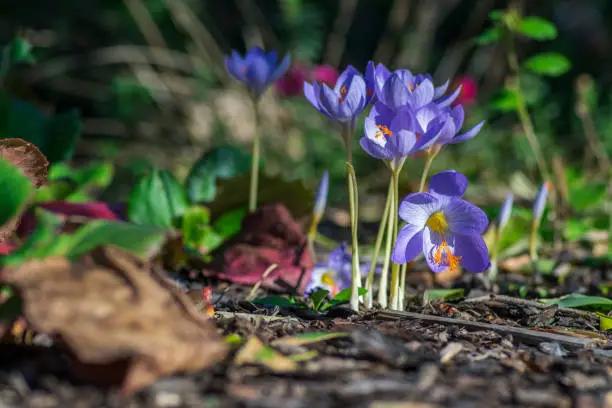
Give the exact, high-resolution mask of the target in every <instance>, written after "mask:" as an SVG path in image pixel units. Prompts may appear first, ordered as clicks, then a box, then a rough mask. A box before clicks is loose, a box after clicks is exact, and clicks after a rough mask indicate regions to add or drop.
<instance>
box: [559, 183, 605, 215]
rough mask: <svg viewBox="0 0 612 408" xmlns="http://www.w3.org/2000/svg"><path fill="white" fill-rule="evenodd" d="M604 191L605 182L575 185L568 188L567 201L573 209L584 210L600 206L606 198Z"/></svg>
mask: <svg viewBox="0 0 612 408" xmlns="http://www.w3.org/2000/svg"><path fill="white" fill-rule="evenodd" d="M585 183H586V182H585ZM606 193H607V186H606V185H605V183H592V184H584V185H580V186H577V185H576V186H574V187H573V188H571V189H570V191H569V194H568V195H569V197H568V201H569V204H570V206H571V207H572V208H573V209H575V210H577V211H585V210H588V209H590V208H597V207H599V206H601V205H602V204H603V202H604V200H605V198H606Z"/></svg>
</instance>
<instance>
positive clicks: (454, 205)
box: [443, 199, 489, 235]
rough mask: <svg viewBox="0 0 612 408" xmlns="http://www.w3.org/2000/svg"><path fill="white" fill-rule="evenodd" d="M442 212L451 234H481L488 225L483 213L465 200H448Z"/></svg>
mask: <svg viewBox="0 0 612 408" xmlns="http://www.w3.org/2000/svg"><path fill="white" fill-rule="evenodd" d="M443 211H444V215H445V216H446V220H447V222H448V229H449V230H450V232H451V233H452V234H462V235H470V234H482V233H483V232H484V230H485V229H486V228H487V225H488V223H489V220H488V219H487V215H486V214H485V213H484V211H482V210H481V209H480V208H478V207H476V206H475V205H474V204H471V203H468V202H467V201H465V200H461V199H453V200H450V201H449V202H448V204H447V205H446V206H445V208H444V210H443Z"/></svg>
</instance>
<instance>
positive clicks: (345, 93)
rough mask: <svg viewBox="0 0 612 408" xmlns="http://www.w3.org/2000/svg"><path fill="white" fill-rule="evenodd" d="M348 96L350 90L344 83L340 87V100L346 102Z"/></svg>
mask: <svg viewBox="0 0 612 408" xmlns="http://www.w3.org/2000/svg"><path fill="white" fill-rule="evenodd" d="M347 96H348V90H347V89H346V85H342V87H341V88H340V97H339V98H338V101H339V102H344V101H345V99H346V97H347Z"/></svg>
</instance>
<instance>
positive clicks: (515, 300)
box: [462, 295, 592, 316]
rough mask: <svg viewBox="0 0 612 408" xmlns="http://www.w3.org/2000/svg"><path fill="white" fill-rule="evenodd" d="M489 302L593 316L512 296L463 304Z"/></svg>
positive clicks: (480, 298)
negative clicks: (553, 309)
mask: <svg viewBox="0 0 612 408" xmlns="http://www.w3.org/2000/svg"><path fill="white" fill-rule="evenodd" d="M489 301H492V302H495V301H497V302H502V303H511V304H514V305H521V306H529V307H534V308H536V309H542V310H546V309H551V308H555V309H556V310H559V311H560V312H565V313H571V314H575V315H580V316H591V315H592V314H591V313H589V312H585V311H582V310H577V309H572V308H569V307H556V306H554V305H547V304H545V303H540V302H538V301H536V300H530V299H521V298H515V297H512V296H505V295H485V296H479V297H475V298H468V299H464V300H463V301H462V303H481V302H482V303H486V302H489Z"/></svg>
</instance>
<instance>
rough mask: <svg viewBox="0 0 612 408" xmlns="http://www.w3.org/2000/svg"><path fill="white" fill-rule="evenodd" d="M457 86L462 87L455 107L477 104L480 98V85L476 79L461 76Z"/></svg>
mask: <svg viewBox="0 0 612 408" xmlns="http://www.w3.org/2000/svg"><path fill="white" fill-rule="evenodd" d="M455 82H456V84H457V86H459V85H461V92H460V93H459V96H458V97H457V99H455V101H454V102H453V106H456V105H464V106H469V105H471V104H473V103H474V102H476V98H477V97H478V83H477V82H476V79H474V77H471V76H467V75H466V76H460V77H458V78H457V79H456V81H455Z"/></svg>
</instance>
